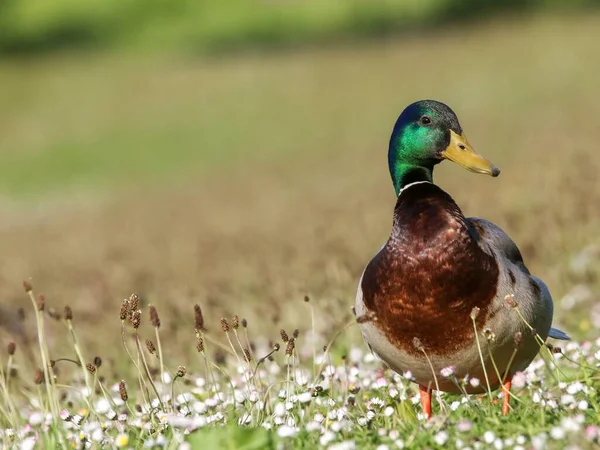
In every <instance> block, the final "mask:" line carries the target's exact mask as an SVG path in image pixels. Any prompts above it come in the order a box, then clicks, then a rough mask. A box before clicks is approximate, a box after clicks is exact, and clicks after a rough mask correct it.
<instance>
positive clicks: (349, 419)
mask: <svg viewBox="0 0 600 450" xmlns="http://www.w3.org/2000/svg"><path fill="white" fill-rule="evenodd" d="M24 286H25V291H26V293H27V294H28V296H29V297H30V298H31V300H32V305H33V310H34V311H35V315H36V318H37V321H36V322H37V326H36V328H37V331H36V332H37V335H38V337H39V353H40V355H41V356H42V357H41V360H42V361H44V362H43V363H42V364H43V366H42V368H38V369H37V370H35V371H31V372H29V371H26V370H24V366H26V363H27V361H26V360H24V359H22V357H21V355H19V353H18V352H17V348H18V347H17V346H16V345H15V343H14V341H11V342H10V343H9V349H8V355H9V356H8V361H7V364H6V372H2V373H0V387H1V388H2V391H3V395H2V402H0V413H1V417H0V421H1V423H2V426H3V427H2V429H1V430H0V438H1V439H2V442H3V444H4V445H5V446H13V445H20V446H21V448H23V447H25V448H33V446H34V445H35V444H36V443H38V444H42V445H43V446H44V447H57V446H63V447H64V446H69V447H74V448H80V447H88V446H101V447H102V448H122V447H127V448H141V447H143V448H155V447H159V448H182V447H181V446H183V448H239V449H275V448H317V447H319V448H330V449H353V448H377V449H379V450H383V449H389V448H441V447H444V446H451V447H454V448H459V449H460V448H465V449H466V448H478V447H481V446H482V445H483V447H484V448H514V449H524V448H534V449H541V448H564V446H565V445H566V443H567V442H568V443H569V445H571V446H576V447H577V448H593V447H594V446H595V445H597V444H599V443H600V427H598V425H597V424H598V418H599V416H600V403H599V402H598V388H599V386H600V376H599V374H600V339H598V340H596V341H595V342H589V341H588V342H584V343H581V344H579V343H568V344H567V345H566V347H565V348H564V349H562V348H560V347H553V346H550V347H548V348H546V346H545V345H544V344H543V343H542V344H541V354H542V358H540V359H539V360H537V361H535V362H534V363H533V364H532V365H531V366H530V367H529V368H527V370H526V371H525V372H517V373H516V374H515V375H514V378H513V387H514V388H513V398H512V412H511V413H510V414H509V415H508V416H501V415H500V406H499V404H498V403H501V401H502V398H503V395H504V394H502V393H500V394H498V393H488V396H489V398H488V397H487V396H485V395H480V396H467V395H464V396H461V395H449V394H441V395H439V396H437V397H436V399H435V402H434V403H435V404H434V414H435V415H434V416H433V418H432V420H430V421H427V420H426V419H425V417H424V415H423V413H422V412H421V411H420V407H419V406H417V405H418V404H419V394H418V393H417V392H416V389H415V385H414V384H412V383H411V375H410V373H408V372H407V373H403V374H396V373H393V372H391V371H389V370H386V369H384V368H382V366H381V363H379V362H378V361H377V360H376V359H375V357H374V356H373V355H372V354H370V353H368V352H365V350H364V348H363V347H362V346H361V347H355V346H354V345H350V346H348V345H347V344H345V343H343V341H344V340H345V338H346V333H345V329H347V328H348V326H352V325H354V323H353V322H350V323H349V324H348V326H346V327H344V328H343V329H340V330H338V333H336V335H335V337H334V338H333V339H331V340H330V341H329V342H326V343H325V344H324V345H322V349H317V347H321V343H320V342H317V341H318V339H317V341H315V340H313V339H311V336H312V337H314V336H315V335H314V332H315V330H314V329H313V330H309V331H308V333H307V334H306V335H305V333H301V332H300V331H299V330H294V332H293V333H292V334H291V335H289V334H288V333H287V332H285V330H283V329H282V330H281V331H280V333H279V336H277V337H276V338H275V339H273V341H270V343H268V344H267V343H266V342H262V343H259V342H258V341H255V340H254V338H255V336H254V335H253V333H255V332H256V331H254V329H253V327H252V326H250V325H249V324H248V323H247V321H246V320H245V319H240V318H239V316H237V315H234V316H233V317H232V318H231V319H226V318H221V320H220V329H217V328H214V329H212V331H211V330H207V326H208V325H207V323H206V322H205V317H204V316H203V314H202V310H201V308H200V307H199V306H197V305H196V306H195V308H194V311H195V313H194V316H193V317H192V316H190V319H193V320H190V326H187V327H186V329H188V330H189V335H190V339H189V344H190V346H192V343H193V342H194V341H195V350H196V353H197V354H196V357H195V358H193V359H191V360H189V364H190V365H191V366H192V368H193V369H192V370H190V368H186V366H182V365H179V366H178V367H173V366H169V365H164V364H163V355H162V346H161V344H160V339H161V333H163V332H164V331H163V330H162V329H161V319H160V316H159V314H158V310H157V309H156V307H153V306H150V307H148V308H141V304H140V298H139V296H138V295H136V294H134V295H132V296H130V298H129V299H126V300H124V301H123V303H122V305H121V309H120V312H118V314H119V318H120V320H121V336H122V338H121V339H122V349H121V351H120V353H121V355H120V358H122V359H123V360H126V361H127V363H128V365H129V366H131V367H133V368H134V370H131V369H130V370H128V371H126V372H125V375H124V377H126V378H125V379H122V380H121V381H115V378H116V380H118V379H119V377H118V375H119V374H114V372H113V371H114V370H115V364H114V362H112V361H110V360H109V361H108V362H103V359H102V358H100V357H95V358H93V359H86V357H85V356H84V353H83V351H84V349H82V348H81V347H80V346H79V343H78V340H77V335H76V332H75V326H76V325H77V324H78V322H79V320H78V319H77V318H76V311H75V312H74V311H73V310H71V309H70V308H66V309H65V312H64V314H55V313H50V317H51V318H52V320H54V321H55V322H59V323H61V324H62V325H64V326H65V328H66V331H67V333H66V339H67V340H68V341H69V345H71V346H72V351H73V352H74V353H75V354H76V355H77V358H76V359H68V358H60V359H58V358H57V359H53V355H52V352H51V351H50V349H49V345H48V335H47V331H46V328H45V325H44V317H45V316H46V312H47V309H46V307H47V305H46V303H45V299H44V298H43V297H36V296H35V295H34V293H33V288H32V286H31V285H30V284H29V283H24ZM304 303H305V307H306V309H307V310H309V311H311V312H312V306H311V304H310V299H308V298H306V299H305V302H304ZM114 313H115V314H114V315H115V319H114V320H113V321H112V322H113V323H115V322H116V321H117V311H114ZM516 315H517V313H516V314H515V320H518V318H517V317H516ZM147 318H149V321H147V320H148V319H147ZM192 323H193V325H194V326H193V327H192V326H191V325H192ZM477 333H480V334H481V336H480V339H487V338H486V337H485V333H483V332H480V331H477ZM144 336H147V337H148V338H147V339H145V343H144ZM311 340H312V344H311V343H310V341H311ZM255 342H256V344H255ZM155 343H158V350H157V346H156V345H155ZM491 345H492V346H493V342H492V344H491ZM515 345H518V344H515ZM210 348H213V349H216V350H217V353H216V355H217V356H214V357H213V356H211V354H213V355H214V354H215V353H214V352H212V351H210ZM517 348H518V347H515V349H517ZM165 350H166V354H167V355H169V353H170V351H169V349H165ZM313 355H315V356H314V358H313ZM3 365H4V362H3ZM64 366H70V367H71V369H72V370H71V371H70V372H72V373H71V380H72V381H71V382H70V383H69V384H68V385H66V384H64V381H63V379H64V378H65V376H64V375H63V373H62V368H63V367H64ZM188 367H190V366H188ZM59 369H60V372H59ZM115 375H116V377H115ZM438 376H443V377H447V378H451V379H453V381H454V382H455V383H456V384H457V385H459V386H464V385H466V384H471V385H473V386H476V385H477V384H480V383H483V380H478V379H475V378H468V377H466V378H465V379H456V377H454V375H453V369H452V367H449V368H445V369H443V370H442V371H441V373H440V374H438ZM453 377H454V378H453ZM499 400H500V402H499Z"/></svg>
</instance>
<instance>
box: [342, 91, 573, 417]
mask: <svg viewBox="0 0 600 450" xmlns="http://www.w3.org/2000/svg"><path fill="white" fill-rule="evenodd" d="M444 160H449V161H452V162H454V163H456V164H458V165H460V166H462V167H463V168H465V169H467V170H469V171H471V172H475V173H479V174H485V175H490V176H492V177H497V176H498V175H499V174H500V169H498V168H497V167H496V166H494V165H493V164H492V163H491V162H490V161H489V160H488V159H486V158H484V157H483V156H482V155H480V154H479V153H477V152H475V150H474V149H473V147H472V146H471V145H470V144H469V142H468V140H467V138H466V136H465V133H464V132H463V129H462V127H461V125H460V123H459V121H458V118H457V116H456V114H455V113H454V111H453V110H452V109H451V108H450V107H449V106H447V105H445V104H444V103H441V102H438V101H435V100H421V101H418V102H415V103H412V104H410V105H409V106H407V107H406V108H405V109H404V111H402V113H401V114H400V116H399V117H398V119H397V121H396V123H395V125H394V128H393V131H392V135H391V138H390V142H389V150H388V167H389V172H390V175H391V178H392V182H393V185H394V189H395V192H396V196H397V199H396V205H395V208H394V213H393V221H392V230H391V233H390V235H389V238H388V240H387V242H386V243H385V244H384V245H383V246H382V247H381V249H380V250H379V251H378V252H377V254H376V255H375V256H374V257H373V258H372V259H371V260H370V261H369V263H368V264H367V266H366V267H365V269H364V271H363V273H362V276H361V278H360V281H359V285H358V290H357V295H356V301H355V305H354V313H355V315H356V321H357V322H358V325H359V327H360V330H361V333H362V336H363V338H364V341H365V343H366V344H367V346H368V347H369V348H370V350H371V351H372V352H373V353H374V354H375V356H377V357H378V358H379V359H381V360H382V361H383V363H384V364H385V365H387V366H388V367H389V368H390V369H392V370H393V371H395V372H397V373H399V374H405V375H407V376H409V379H410V380H411V381H412V382H414V383H416V384H418V385H419V394H420V399H421V405H422V408H423V413H424V416H425V417H426V418H427V419H430V418H431V416H432V408H431V400H432V391H442V392H449V393H458V394H466V395H470V394H481V393H484V392H492V391H494V390H497V389H499V388H500V389H502V391H503V392H504V396H503V401H502V415H506V414H508V413H509V411H510V409H511V406H510V404H509V402H510V391H511V386H512V377H513V375H514V374H515V373H517V372H520V371H523V370H524V369H525V368H526V367H527V366H528V365H529V364H530V363H531V362H532V361H533V359H534V358H535V356H536V355H537V354H538V352H539V351H540V348H542V346H544V345H545V343H546V340H547V338H548V337H550V338H555V339H560V340H570V337H569V336H568V335H567V334H566V333H564V332H562V331H560V330H558V329H556V328H552V318H553V302H552V296H551V294H550V291H549V290H548V287H547V286H546V284H545V283H544V282H543V281H542V280H541V279H540V278H538V277H536V276H534V275H532V274H531V273H530V272H529V270H528V269H527V267H526V266H525V263H524V261H523V257H522V255H521V252H520V251H519V248H518V247H517V246H516V244H515V243H514V242H513V241H512V239H511V238H510V237H509V236H508V235H507V234H506V233H505V232H504V231H503V230H502V229H501V228H500V227H499V226H497V225H495V224H494V223H492V222H490V221H488V220H485V219H481V218H476V217H469V218H468V217H465V215H464V214H463V212H462V210H461V209H460V207H459V206H458V205H457V204H456V202H455V201H454V200H453V199H452V197H451V196H450V195H449V194H448V193H446V192H445V191H444V190H443V189H442V188H440V187H439V186H437V185H436V184H434V182H433V169H434V167H435V166H436V165H437V164H438V163H440V162H442V161H444ZM444 375H445V376H444ZM468 379H470V380H471V381H472V382H464V380H468ZM474 380H478V381H477V382H475V381H474Z"/></svg>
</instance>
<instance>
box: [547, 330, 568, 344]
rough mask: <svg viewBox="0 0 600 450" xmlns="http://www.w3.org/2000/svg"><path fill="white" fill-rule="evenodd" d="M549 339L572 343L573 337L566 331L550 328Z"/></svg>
mask: <svg viewBox="0 0 600 450" xmlns="http://www.w3.org/2000/svg"><path fill="white" fill-rule="evenodd" d="M548 337H551V338H553V339H560V340H561V341H570V340H571V336H569V335H568V334H567V333H565V332H564V331H561V330H559V329H558V328H550V333H548Z"/></svg>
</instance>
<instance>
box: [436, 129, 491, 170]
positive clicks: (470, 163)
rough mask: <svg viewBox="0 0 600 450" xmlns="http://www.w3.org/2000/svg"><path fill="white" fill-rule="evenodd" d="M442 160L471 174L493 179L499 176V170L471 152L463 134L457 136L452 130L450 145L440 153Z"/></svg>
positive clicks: (477, 154)
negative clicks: (488, 176)
mask: <svg viewBox="0 0 600 450" xmlns="http://www.w3.org/2000/svg"><path fill="white" fill-rule="evenodd" d="M442 158H445V159H449V160H450V161H453V162H455V163H456V164H458V165H459V166H462V167H464V168H465V169H467V170H470V171H471V172H476V173H483V174H486V175H491V176H493V177H497V176H498V175H500V169H498V168H497V167H496V166H494V165H493V164H492V163H491V162H490V161H488V160H487V159H485V158H484V157H483V156H481V155H480V154H479V153H477V152H476V151H475V150H473V147H471V145H470V144H469V141H467V138H466V137H465V135H464V134H458V133H456V132H454V131H452V130H450V144H449V145H448V147H447V148H446V150H444V151H443V152H442Z"/></svg>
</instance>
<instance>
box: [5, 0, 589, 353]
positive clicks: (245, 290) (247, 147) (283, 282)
mask: <svg viewBox="0 0 600 450" xmlns="http://www.w3.org/2000/svg"><path fill="white" fill-rule="evenodd" d="M598 6H599V2H596V1H570V2H562V1H549V0H548V1H543V0H538V1H523V0H521V1H508V0H507V1H500V0H494V1H491V0H490V1H484V0H480V1H474V0H472V1H469V0H465V1H451V0H404V1H392V0H378V1H374V0H319V1H295V0H264V1H247V0H246V1H241V0H230V1H227V2H225V1H221V2H218V1H200V0H196V1H186V0H172V1H168V2H167V1H160V0H152V1H145V2H135V1H122V0H119V1H117V0H87V1H85V2H81V1H79V0H53V1H48V0H4V1H2V2H0V202H1V208H2V220H1V221H0V255H1V258H0V328H1V331H0V334H1V339H2V340H3V342H4V341H6V340H7V339H9V337H13V338H15V339H17V340H18V341H20V342H23V343H25V345H26V343H27V342H28V341H31V339H33V338H34V334H33V333H34V327H33V317H32V316H33V315H32V314H31V313H29V312H27V313H26V315H25V318H24V319H23V318H22V317H21V318H19V317H20V315H19V313H18V309H19V308H21V307H22V308H25V309H26V311H30V309H31V307H30V301H29V299H28V298H27V296H26V295H25V293H24V292H23V289H22V287H21V281H22V280H24V279H27V280H30V281H31V283H32V284H33V286H34V288H35V290H36V293H42V292H43V293H44V294H45V295H46V301H47V305H48V306H47V309H48V311H49V312H51V311H52V309H55V310H56V311H62V308H63V307H64V306H65V305H70V306H71V307H72V308H73V310H74V316H75V319H74V320H75V324H76V326H78V327H79V330H80V331H79V332H80V335H81V336H80V337H81V339H82V340H83V341H84V342H85V348H86V349H87V352H88V353H87V354H88V355H92V354H93V353H98V354H100V355H102V356H105V357H106V356H111V355H112V356H116V355H119V354H121V353H122V350H121V348H122V347H121V346H120V333H119V330H120V322H119V318H118V317H119V307H120V303H121V300H122V299H123V298H125V297H128V296H129V294H131V293H132V292H139V293H140V294H141V295H142V297H143V299H144V301H145V302H146V304H148V303H152V304H155V305H156V306H157V307H158V311H159V313H160V316H161V321H162V329H163V330H166V331H165V332H164V333H163V346H165V347H167V348H169V351H168V355H169V356H170V357H172V358H175V357H177V358H179V359H178V361H180V362H184V363H185V362H186V361H187V358H188V356H190V355H188V353H189V354H191V353H193V352H194V351H195V348H194V335H193V304H195V303H198V304H200V305H201V306H202V308H203V311H204V316H205V319H206V322H207V328H208V329H209V332H212V333H215V334H216V333H218V332H219V329H220V326H219V318H220V317H230V316H231V315H232V314H239V315H240V317H245V318H247V319H248V323H249V325H248V326H249V331H250V332H251V333H252V334H253V336H256V337H258V336H265V337H272V338H275V337H276V336H277V330H278V329H279V328H281V327H285V328H287V329H288V330H291V329H293V328H299V329H300V330H301V333H302V332H304V330H306V329H307V328H309V327H310V314H309V311H308V309H307V307H306V305H305V304H304V302H303V298H304V296H305V295H308V296H310V299H311V304H312V305H313V307H314V308H315V311H316V316H317V317H316V324H317V330H321V331H322V335H321V337H320V338H319V339H320V340H319V341H318V342H322V343H325V342H326V339H327V338H328V337H330V336H331V334H332V333H333V332H334V331H337V330H338V329H340V328H341V327H342V326H343V324H345V323H346V322H348V321H349V320H350V318H351V307H352V305H353V302H354V295H355V292H356V286H357V283H358V279H359V277H360V274H361V272H362V269H363V268H364V266H365V265H366V263H367V262H368V261H369V259H370V258H371V257H372V256H373V255H374V254H375V252H376V251H377V250H378V249H379V247H380V245H381V244H382V243H383V242H384V241H385V240H386V238H387V235H388V233H389V230H390V227H391V218H392V211H393V207H394V202H395V199H394V191H393V188H392V185H391V182H390V179H389V175H388V172H387V162H386V155H387V144H388V139H389V135H390V133H391V129H392V126H393V124H394V122H395V120H396V118H397V116H398V114H399V113H400V112H401V111H402V109H403V108H404V107H405V106H406V105H407V104H409V103H411V102H413V101H415V100H419V99H423V98H433V99H437V100H440V101H443V102H445V103H447V104H449V105H450V106H451V107H452V108H453V109H454V110H455V111H456V113H457V114H458V116H459V118H460V120H461V123H462V125H463V128H464V129H465V132H466V134H467V135H468V136H469V140H470V141H471V143H472V144H473V145H474V147H475V148H476V149H477V150H478V151H480V152H481V153H482V154H484V155H485V156H487V157H488V158H489V159H491V160H492V161H493V162H494V163H495V164H496V165H498V166H499V167H501V168H502V169H503V171H502V175H501V176H500V177H499V178H497V179H492V178H489V177H480V176H476V175H474V174H471V173H468V172H466V171H464V170H462V169H460V168H459V167H457V166H453V165H451V164H442V165H441V166H439V167H438V168H437V169H436V182H437V183H439V184H440V185H441V186H442V187H443V188H444V189H445V190H446V191H448V192H449V193H450V194H451V195H452V196H453V197H454V198H455V199H456V200H457V202H458V204H459V205H461V207H462V208H463V210H464V211H465V213H466V214H467V215H474V216H481V217H485V218H487V219H490V220H492V221H494V222H496V223H497V224H498V225H500V226H501V227H502V228H503V229H505V230H506V231H507V232H508V234H509V235H510V236H511V237H513V239H514V240H515V241H516V242H517V244H518V245H519V247H520V248H521V250H522V252H523V254H524V257H525V261H526V263H527V264H528V266H529V267H530V269H531V270H532V272H533V273H535V274H537V275H539V276H540V277H541V278H542V279H544V280H545V281H546V282H547V283H548V285H549V287H550V289H551V291H552V292H553V295H554V297H555V302H556V312H555V316H556V319H557V322H558V323H559V324H560V325H561V326H562V327H564V328H565V329H566V330H567V331H569V332H570V333H572V334H573V335H574V336H576V337H577V338H588V337H593V336H597V335H598V329H599V328H600V307H599V306H598V298H599V292H600V282H599V281H598V275H599V274H600V263H599V260H598V258H599V257H600V207H599V205H600V183H599V182H598V174H599V169H600V145H599V140H600V121H599V117H600V101H599V100H600V97H599V96H600V92H599V90H598V73H600V53H599V43H600V9H599V8H598ZM144 319H145V321H146V322H147V319H146V316H144ZM49 327H50V332H51V339H53V340H55V341H56V343H55V344H56V346H57V348H60V345H61V342H62V340H63V339H64V333H63V331H62V330H63V325H62V324H60V323H58V322H56V323H54V322H51V323H50V324H49ZM142 328H143V329H144V331H143V332H144V333H148V334H150V332H151V328H150V326H149V324H148V323H145V324H143V325H142ZM353 335H354V336H356V335H357V333H356V332H355V330H354V331H351V332H350V334H348V335H347V336H348V339H344V340H343V341H344V344H343V345H347V343H350V342H351V341H352V336H353ZM357 342H358V341H357ZM4 348H5V344H4V343H3V345H2V348H1V349H0V351H2V352H3V351H4ZM65 351H66V350H65Z"/></svg>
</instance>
